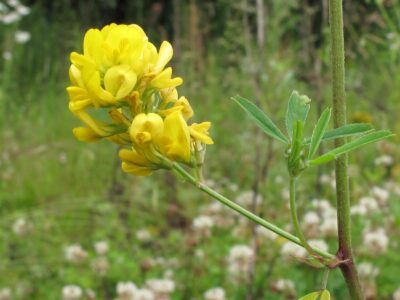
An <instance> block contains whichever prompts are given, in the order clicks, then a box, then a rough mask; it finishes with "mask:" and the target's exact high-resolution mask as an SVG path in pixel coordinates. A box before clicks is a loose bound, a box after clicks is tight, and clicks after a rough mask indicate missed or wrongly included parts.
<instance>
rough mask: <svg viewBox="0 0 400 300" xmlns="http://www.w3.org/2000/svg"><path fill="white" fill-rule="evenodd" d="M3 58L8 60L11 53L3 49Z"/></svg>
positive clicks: (10, 57)
mask: <svg viewBox="0 0 400 300" xmlns="http://www.w3.org/2000/svg"><path fill="white" fill-rule="evenodd" d="M3 59H4V60H7V61H10V60H11V59H12V53H11V52H10V51H4V52H3Z"/></svg>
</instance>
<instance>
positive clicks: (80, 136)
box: [72, 127, 101, 142]
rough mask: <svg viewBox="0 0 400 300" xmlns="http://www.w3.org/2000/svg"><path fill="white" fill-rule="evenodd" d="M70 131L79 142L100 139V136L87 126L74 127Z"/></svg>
mask: <svg viewBox="0 0 400 300" xmlns="http://www.w3.org/2000/svg"><path fill="white" fill-rule="evenodd" d="M72 133H73V134H74V136H75V137H76V138H77V140H79V141H81V142H95V141H98V140H99V139H101V136H99V135H98V134H97V133H96V132H95V131H94V130H93V129H91V128H88V127H76V128H74V129H73V130H72Z"/></svg>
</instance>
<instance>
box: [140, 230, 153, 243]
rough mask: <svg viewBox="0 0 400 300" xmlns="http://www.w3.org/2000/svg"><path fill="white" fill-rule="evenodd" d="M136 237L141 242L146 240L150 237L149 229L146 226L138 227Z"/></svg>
mask: <svg viewBox="0 0 400 300" xmlns="http://www.w3.org/2000/svg"><path fill="white" fill-rule="evenodd" d="M136 238H137V239H138V240H139V241H141V242H148V241H149V240H150V239H151V234H150V231H148V230H147V229H146V228H142V229H139V230H138V231H136Z"/></svg>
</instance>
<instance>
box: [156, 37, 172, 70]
mask: <svg viewBox="0 0 400 300" xmlns="http://www.w3.org/2000/svg"><path fill="white" fill-rule="evenodd" d="M172 55H173V49H172V46H171V44H170V43H168V42H167V41H164V42H162V44H161V46H160V50H159V52H158V60H157V63H156V65H155V66H154V68H153V70H152V71H153V72H154V73H156V74H158V73H160V72H161V71H162V69H164V67H165V66H166V65H167V63H168V62H169V61H170V60H171V58H172Z"/></svg>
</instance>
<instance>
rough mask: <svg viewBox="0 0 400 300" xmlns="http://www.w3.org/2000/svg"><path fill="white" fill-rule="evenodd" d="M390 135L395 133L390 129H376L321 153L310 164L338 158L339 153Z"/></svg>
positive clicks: (318, 163)
mask: <svg viewBox="0 0 400 300" xmlns="http://www.w3.org/2000/svg"><path fill="white" fill-rule="evenodd" d="M390 136H393V134H392V133H391V132H390V131H388V130H380V131H374V132H371V133H368V134H366V135H364V136H362V137H359V138H358V139H356V140H354V141H351V142H349V143H347V144H344V145H342V146H340V147H338V148H335V149H333V150H331V151H329V152H327V153H325V154H323V155H321V156H320V157H317V158H316V159H313V160H310V161H309V163H310V165H320V164H323V163H326V162H328V161H330V160H333V159H336V158H337V157H338V156H339V155H342V154H344V153H347V152H350V151H353V150H355V149H357V148H360V147H362V146H365V145H367V144H370V143H374V142H377V141H380V140H382V139H385V138H388V137H390Z"/></svg>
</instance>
